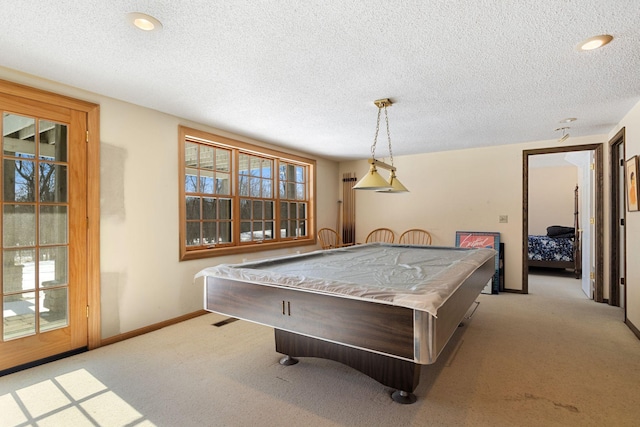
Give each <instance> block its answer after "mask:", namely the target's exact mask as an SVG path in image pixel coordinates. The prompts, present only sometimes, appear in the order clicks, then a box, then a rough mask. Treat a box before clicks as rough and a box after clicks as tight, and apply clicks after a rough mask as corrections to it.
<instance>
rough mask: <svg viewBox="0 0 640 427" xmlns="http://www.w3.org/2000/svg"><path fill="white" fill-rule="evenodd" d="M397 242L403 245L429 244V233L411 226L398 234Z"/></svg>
mask: <svg viewBox="0 0 640 427" xmlns="http://www.w3.org/2000/svg"><path fill="white" fill-rule="evenodd" d="M399 242H400V243H403V244H405V245H430V244H431V234H429V232H428V231H427V230H422V229H421V228H411V229H409V230H407V231H405V232H404V233H402V234H401V235H400V240H399Z"/></svg>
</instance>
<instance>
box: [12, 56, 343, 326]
mask: <svg viewBox="0 0 640 427" xmlns="http://www.w3.org/2000/svg"><path fill="white" fill-rule="evenodd" d="M0 78H2V79H4V80H9V81H13V82H16V83H21V84H25V85H28V86H31V87H35V88H39V89H44V90H48V91H51V92H55V93H58V94H62V95H67V96H71V97H74V98H77V99H82V100H85V101H89V102H93V103H96V104H99V105H100V143H101V161H100V180H101V191H100V205H101V208H100V210H101V221H100V227H101V230H100V239H101V247H100V251H101V254H100V263H101V308H102V338H107V337H111V336H114V335H117V334H120V333H124V332H128V331H132V330H135V329H138V328H141V327H144V326H148V325H151V324H154V323H157V322H161V321H164V320H167V319H171V318H175V317H178V316H181V315H184V314H187V313H191V312H194V311H197V310H199V309H201V308H202V306H203V298H202V289H201V288H200V287H198V286H196V285H194V284H193V276H194V274H195V273H197V272H198V271H200V270H201V269H203V268H205V267H209V266H212V265H216V264H219V263H238V262H242V260H243V259H244V258H246V259H258V258H267V257H273V256H279V255H283V254H288V253H293V252H295V251H298V250H299V251H301V252H306V251H310V250H315V249H319V246H317V245H310V246H308V247H297V248H295V249H291V250H278V251H270V252H255V253H251V254H244V255H236V256H225V257H217V258H210V259H203V260H193V261H184V262H179V261H178V256H179V254H178V252H179V246H178V226H179V224H178V203H179V200H178V173H179V170H178V160H177V159H178V125H186V126H190V127H194V128H198V129H202V130H204V131H210V132H215V133H219V134H222V135H225V136H230V137H234V138H236V139H240V140H243V141H247V142H250V143H252V144H257V145H265V144H260V143H259V142H258V141H254V140H251V139H247V138H243V137H241V136H238V135H231V134H229V133H225V132H220V131H218V130H216V129H212V128H209V127H206V126H201V125H198V124H195V123H191V122H189V121H187V120H182V119H180V118H178V117H174V116H170V115H167V114H163V113H160V112H158V111H154V110H150V109H147V108H143V107H139V106H136V105H132V104H128V103H125V102H121V101H117V100H114V99H111V98H107V97H104V96H101V95H97V94H93V93H88V92H85V91H82V90H79V89H74V88H70V87H68V86H63V85H60V84H56V83H53V82H49V81H46V80H43V79H39V78H35V77H32V76H28V75H25V74H22V73H17V72H15V71H12V70H8V69H5V68H0ZM281 150H282V149H281ZM297 154H302V155H304V154H303V153H297ZM307 157H311V156H307ZM316 160H317V180H318V183H321V184H323V183H328V182H335V183H336V185H317V205H318V212H317V225H318V227H326V226H329V227H335V224H336V220H335V218H336V208H335V206H336V203H337V200H338V192H337V187H338V185H337V183H338V181H339V179H338V165H337V163H336V162H332V161H328V160H324V159H320V158H316ZM327 206H331V209H325V207H327Z"/></svg>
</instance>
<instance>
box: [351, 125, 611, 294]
mask: <svg viewBox="0 0 640 427" xmlns="http://www.w3.org/2000/svg"><path fill="white" fill-rule="evenodd" d="M606 142H607V137H606V136H604V135H596V136H590V137H581V138H569V139H568V140H567V141H565V143H564V145H582V144H594V143H606ZM557 146H558V143H557V141H556V140H549V141H538V142H531V143H524V144H512V145H504V146H497V147H485V148H475V149H468V150H457V151H444V152H438V153H428V154H419V155H412V156H398V157H396V156H394V163H395V166H396V167H397V169H398V172H397V176H398V178H399V179H400V181H401V182H402V183H403V184H404V185H405V186H406V187H407V188H408V189H409V191H410V192H409V193H397V194H384V193H376V192H371V191H365V190H358V191H356V241H358V242H363V241H364V239H365V238H366V236H367V233H368V232H369V231H370V230H372V229H374V228H376V227H388V228H391V229H392V230H394V231H395V232H396V235H397V236H399V234H400V233H402V231H404V230H406V229H408V228H413V227H417V228H424V229H426V230H428V231H429V232H431V234H432V236H433V242H432V244H433V245H439V246H454V245H455V233H456V231H458V230H460V231H494V232H499V233H500V239H501V242H504V243H505V287H506V288H507V289H514V290H521V289H522V151H523V150H528V149H536V148H547V147H557ZM381 160H383V159H381ZM605 165H606V162H605ZM367 170H368V163H367V161H366V160H359V161H351V162H343V163H341V164H340V173H341V174H342V173H345V172H355V173H356V175H357V176H358V178H361V177H362V176H363V174H365V173H366V172H367ZM381 174H382V175H383V176H385V177H386V175H385V171H381ZM605 176H606V171H605ZM571 200H573V198H571ZM499 215H507V216H508V221H509V222H508V223H506V224H504V223H499V222H498V217H499ZM605 264H606V258H605ZM606 277H608V275H607V274H605V278H606ZM607 287H608V284H607V283H605V288H607Z"/></svg>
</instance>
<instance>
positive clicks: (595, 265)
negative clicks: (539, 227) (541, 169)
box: [522, 144, 604, 302]
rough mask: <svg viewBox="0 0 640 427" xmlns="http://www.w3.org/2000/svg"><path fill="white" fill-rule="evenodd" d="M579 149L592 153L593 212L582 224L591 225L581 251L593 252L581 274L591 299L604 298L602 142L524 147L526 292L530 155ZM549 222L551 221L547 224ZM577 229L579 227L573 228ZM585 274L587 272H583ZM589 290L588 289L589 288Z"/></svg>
mask: <svg viewBox="0 0 640 427" xmlns="http://www.w3.org/2000/svg"><path fill="white" fill-rule="evenodd" d="M574 152H575V153H580V152H587V153H592V157H593V163H592V164H593V186H592V187H593V188H592V189H591V190H590V191H589V192H590V194H591V195H592V198H591V200H592V201H593V209H594V214H593V216H590V217H589V218H588V221H582V224H581V225H580V226H581V227H591V232H590V233H588V237H589V239H588V240H589V241H588V242H586V243H585V242H583V243H582V246H581V247H582V248H583V252H584V251H589V254H590V255H591V254H592V255H593V256H587V263H588V265H582V266H581V269H582V275H583V277H586V280H587V281H588V283H589V285H588V288H591V285H590V283H593V292H592V296H593V299H594V301H597V302H603V299H604V298H603V295H604V293H603V262H604V261H603V256H604V253H603V248H602V238H603V232H602V230H603V206H602V194H603V187H602V186H603V178H602V177H603V172H602V161H603V160H602V159H603V156H602V152H603V148H602V144H590V145H576V146H567V147H552V148H543V149H536V150H525V151H523V179H522V182H523V193H522V194H523V200H522V209H523V212H522V243H523V246H522V293H525V294H526V293H529V271H528V270H529V250H528V242H529V229H530V224H529V209H530V205H529V203H530V202H529V193H530V189H529V179H530V160H531V159H532V157H531V156H536V155H543V154H557V153H574ZM549 225H552V224H549ZM575 231H576V232H579V231H580V230H579V229H576V230H575ZM585 275H586V276H585ZM588 292H589V293H591V290H590V289H589V291H588ZM585 293H586V291H585Z"/></svg>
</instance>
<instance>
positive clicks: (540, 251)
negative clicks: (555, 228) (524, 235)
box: [529, 236, 573, 261]
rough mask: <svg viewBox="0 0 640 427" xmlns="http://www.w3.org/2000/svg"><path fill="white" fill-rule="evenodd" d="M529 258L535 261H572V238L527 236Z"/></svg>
mask: <svg viewBox="0 0 640 427" xmlns="http://www.w3.org/2000/svg"><path fill="white" fill-rule="evenodd" d="M529 259H530V260H535V261H573V239H571V238H568V237H547V236H529Z"/></svg>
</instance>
